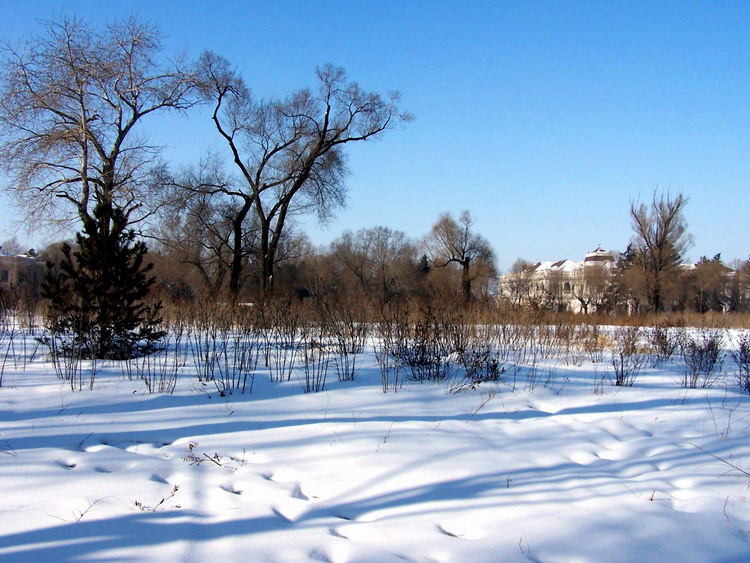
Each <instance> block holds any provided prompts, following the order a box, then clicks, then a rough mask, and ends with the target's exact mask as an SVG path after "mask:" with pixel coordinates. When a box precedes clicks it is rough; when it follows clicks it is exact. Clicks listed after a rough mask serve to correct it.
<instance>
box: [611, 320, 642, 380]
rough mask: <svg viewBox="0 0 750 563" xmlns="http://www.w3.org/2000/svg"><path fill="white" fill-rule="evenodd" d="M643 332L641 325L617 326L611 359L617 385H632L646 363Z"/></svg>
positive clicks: (613, 338)
mask: <svg viewBox="0 0 750 563" xmlns="http://www.w3.org/2000/svg"><path fill="white" fill-rule="evenodd" d="M641 334H642V330H641V328H640V327H637V326H622V327H617V328H616V329H615V331H614V333H613V335H612V346H611V348H610V359H611V362H612V370H613V372H614V375H615V379H614V383H615V385H616V386H617V387H632V386H633V384H634V383H635V380H636V379H637V378H638V375H639V374H640V373H641V370H642V369H643V367H644V365H645V364H646V355H645V354H644V353H643V352H642V349H641V342H640V341H641Z"/></svg>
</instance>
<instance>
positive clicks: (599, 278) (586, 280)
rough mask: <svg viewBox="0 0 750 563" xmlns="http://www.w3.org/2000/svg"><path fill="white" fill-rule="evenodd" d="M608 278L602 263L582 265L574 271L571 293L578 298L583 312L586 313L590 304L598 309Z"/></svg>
mask: <svg viewBox="0 0 750 563" xmlns="http://www.w3.org/2000/svg"><path fill="white" fill-rule="evenodd" d="M609 278H610V275H609V271H608V270H607V268H606V267H605V266H603V265H597V264H594V265H584V266H583V268H581V269H580V270H578V271H577V272H576V275H575V277H574V279H573V282H572V283H571V294H572V295H573V297H574V298H575V299H577V300H578V303H579V304H580V306H581V311H582V312H583V313H584V314H588V313H589V312H590V311H589V309H590V308H591V307H592V306H593V307H594V309H595V310H598V308H599V305H600V304H601V303H602V301H603V300H604V297H605V295H606V292H607V289H608V283H609Z"/></svg>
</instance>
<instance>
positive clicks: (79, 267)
mask: <svg viewBox="0 0 750 563" xmlns="http://www.w3.org/2000/svg"><path fill="white" fill-rule="evenodd" d="M127 225H128V218H127V214H126V213H125V212H124V211H123V210H122V209H120V208H117V207H115V206H113V205H112V204H111V203H99V204H98V205H97V206H96V207H95V209H94V213H93V217H91V219H89V220H85V221H84V228H83V232H82V233H78V234H77V235H76V243H77V249H76V250H73V249H72V248H71V247H70V245H68V244H65V245H64V246H63V249H62V251H63V258H62V260H61V262H60V264H59V265H57V266H55V265H53V264H51V263H47V275H46V277H45V281H44V282H43V284H42V295H43V296H44V297H46V298H47V299H49V301H50V305H49V309H50V311H49V319H48V328H49V329H50V331H51V332H52V333H53V334H63V335H67V336H69V337H70V340H69V344H67V347H68V348H69V349H68V350H63V352H67V353H72V352H74V353H76V354H77V355H79V356H80V357H83V358H104V359H114V360H121V359H127V358H132V357H136V356H139V355H143V354H149V353H151V352H153V351H154V350H156V349H157V347H158V342H159V340H161V338H162V337H163V336H164V334H165V333H164V332H163V331H161V330H158V329H157V326H158V324H159V323H160V321H161V319H160V318H159V312H160V309H161V303H157V304H154V305H150V304H147V303H145V302H144V299H145V298H146V297H147V295H148V292H149V289H150V287H151V286H152V285H153V284H154V282H155V278H154V277H149V276H148V272H149V271H150V270H151V269H152V267H153V265H152V264H144V257H145V255H146V252H147V248H146V245H145V243H143V242H142V241H136V240H135V238H136V236H135V233H134V232H133V231H132V230H129V229H127Z"/></svg>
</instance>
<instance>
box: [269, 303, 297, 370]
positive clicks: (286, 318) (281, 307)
mask: <svg viewBox="0 0 750 563" xmlns="http://www.w3.org/2000/svg"><path fill="white" fill-rule="evenodd" d="M261 319H262V324H261V328H262V329H263V336H264V352H263V353H264V357H265V361H266V366H267V367H268V368H269V370H270V373H271V381H289V380H290V379H291V378H292V372H293V370H294V366H295V364H296V362H297V359H298V356H299V354H300V348H301V347H302V342H301V339H300V330H301V326H302V320H303V319H302V307H301V305H300V304H299V303H297V302H296V301H294V299H293V298H292V297H284V296H280V297H275V298H272V299H267V300H266V302H265V303H264V304H263V308H262V310H261Z"/></svg>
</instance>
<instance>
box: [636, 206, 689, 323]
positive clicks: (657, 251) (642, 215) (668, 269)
mask: <svg viewBox="0 0 750 563" xmlns="http://www.w3.org/2000/svg"><path fill="white" fill-rule="evenodd" d="M687 201H688V200H687V198H685V197H684V196H683V195H682V194H677V196H675V197H674V198H672V197H670V195H669V193H666V194H665V193H662V194H657V193H656V192H655V193H654V196H653V200H652V202H651V205H650V206H647V205H646V204H645V203H638V202H631V204H630V218H631V220H632V223H633V232H634V238H633V248H634V249H635V263H636V265H637V267H638V268H639V269H640V270H641V272H642V273H643V275H644V282H645V289H646V299H647V301H648V304H649V308H650V309H651V310H652V311H656V312H658V311H662V310H663V309H664V305H665V303H664V289H665V285H666V281H667V278H668V276H669V275H670V274H671V273H672V272H674V271H675V270H676V268H677V266H678V265H679V263H680V260H681V259H682V257H683V254H684V253H685V251H686V250H687V249H688V248H689V247H690V245H691V243H692V239H691V237H690V235H689V234H688V232H687V222H686V221H685V216H684V210H685V206H686V205H687Z"/></svg>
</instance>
